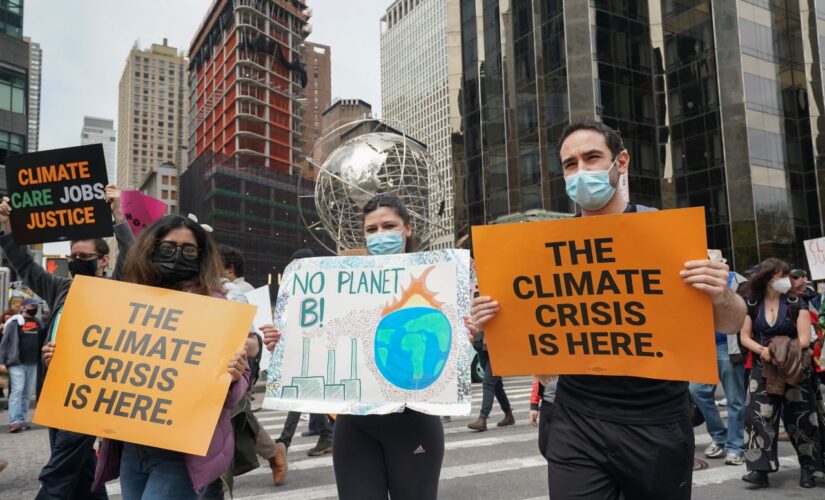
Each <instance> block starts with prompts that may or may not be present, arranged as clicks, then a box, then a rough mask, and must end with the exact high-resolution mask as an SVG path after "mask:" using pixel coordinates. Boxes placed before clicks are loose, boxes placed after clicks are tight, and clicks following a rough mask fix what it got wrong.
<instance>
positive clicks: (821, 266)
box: [804, 238, 825, 281]
mask: <svg viewBox="0 0 825 500" xmlns="http://www.w3.org/2000/svg"><path fill="white" fill-rule="evenodd" d="M804 245H805V254H806V255H807V256H808V267H809V268H810V269H811V279H812V280H814V281H816V280H821V279H825V238H816V239H813V240H805V243H804Z"/></svg>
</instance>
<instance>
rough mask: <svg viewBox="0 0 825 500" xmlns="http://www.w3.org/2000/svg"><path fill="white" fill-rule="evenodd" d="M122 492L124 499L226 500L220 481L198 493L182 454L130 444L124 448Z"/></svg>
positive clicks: (121, 479) (121, 473)
mask: <svg viewBox="0 0 825 500" xmlns="http://www.w3.org/2000/svg"><path fill="white" fill-rule="evenodd" d="M120 491H121V495H122V496H123V500H155V499H159V498H169V499H175V500H177V499H180V500H189V499H193V500H194V499H200V498H209V499H223V483H222V482H221V480H220V479H217V480H215V481H213V482H212V484H210V485H209V486H207V487H206V489H205V491H203V492H202V493H201V494H200V495H198V494H197V493H195V490H194V487H193V486H192V481H191V480H190V479H189V473H188V472H187V471H186V463H185V462H184V459H183V454H182V453H178V452H175V451H169V450H161V449H160V448H152V447H149V446H140V445H136V444H131V443H124V445H123V456H122V457H121V459H120Z"/></svg>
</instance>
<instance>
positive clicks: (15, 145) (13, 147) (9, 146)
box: [0, 130, 26, 165]
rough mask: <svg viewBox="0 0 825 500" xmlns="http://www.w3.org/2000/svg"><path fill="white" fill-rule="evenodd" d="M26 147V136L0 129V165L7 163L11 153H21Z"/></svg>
mask: <svg viewBox="0 0 825 500" xmlns="http://www.w3.org/2000/svg"><path fill="white" fill-rule="evenodd" d="M25 149H26V138H25V137H23V136H22V135H17V134H10V133H8V132H3V131H2V130H0V165H5V164H6V156H7V155H9V154H12V155H16V154H21V153H23V151H25Z"/></svg>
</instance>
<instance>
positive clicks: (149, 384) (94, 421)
mask: <svg viewBox="0 0 825 500" xmlns="http://www.w3.org/2000/svg"><path fill="white" fill-rule="evenodd" d="M254 314H255V308H254V307H253V306H250V305H247V304H240V303H237V302H230V301H228V300H222V299H217V298H213V297H205V296H202V295H196V294H192V293H184V292H176V291H172V290H164V289H160V288H152V287H148V286H142V285H134V284H128V283H121V282H117V281H109V280H103V279H99V278H87V277H83V276H78V277H76V278H75V280H74V283H73V284H72V288H71V290H70V291H69V295H68V297H67V299H66V303H65V305H64V306H63V309H62V312H61V315H60V323H59V325H58V330H57V335H56V337H55V342H56V346H55V353H54V357H53V358H52V361H51V364H50V365H49V371H48V374H47V376H46V380H45V384H44V386H43V392H42V394H41V396H40V400H39V402H38V404H37V412H36V413H35V416H34V421H35V422H37V423H38V424H41V425H45V426H49V427H55V428H58V429H65V430H69V431H75V432H80V433H83V434H90V435H94V436H102V437H107V438H112V439H117V440H119V441H125V442H130V443H137V444H143V445H147V446H155V447H158V448H166V449H169V450H174V451H180V452H184V453H189V454H193V455H205V454H206V451H207V448H208V447H209V442H210V440H211V438H212V433H213V432H214V430H215V424H216V422H217V420H218V415H219V412H220V409H221V407H222V405H223V403H224V400H225V399H226V392H227V389H228V387H229V384H230V382H231V377H230V375H229V373H227V371H226V367H227V364H228V363H229V360H230V359H231V358H232V356H233V354H234V353H235V352H237V351H238V350H239V349H241V348H242V346H243V343H244V340H245V339H246V336H247V333H248V332H249V328H250V326H251V325H252V317H253V316H254Z"/></svg>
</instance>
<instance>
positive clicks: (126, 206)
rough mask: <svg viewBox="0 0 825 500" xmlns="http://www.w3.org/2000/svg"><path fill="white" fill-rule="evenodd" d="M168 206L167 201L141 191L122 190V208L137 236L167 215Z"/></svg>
mask: <svg viewBox="0 0 825 500" xmlns="http://www.w3.org/2000/svg"><path fill="white" fill-rule="evenodd" d="M166 208H167V207H166V203H164V202H163V201H161V200H159V199H157V198H153V197H151V196H149V195H146V194H143V193H141V192H140V191H132V190H129V191H121V192H120V210H121V211H122V212H123V218H124V219H126V222H128V223H129V228H130V229H131V230H132V233H133V234H134V235H135V236H137V235H138V234H140V232H141V231H143V230H144V229H146V227H147V226H149V225H151V224H152V223H153V222H155V221H156V220H158V219H160V218H161V217H163V216H164V215H166Z"/></svg>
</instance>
